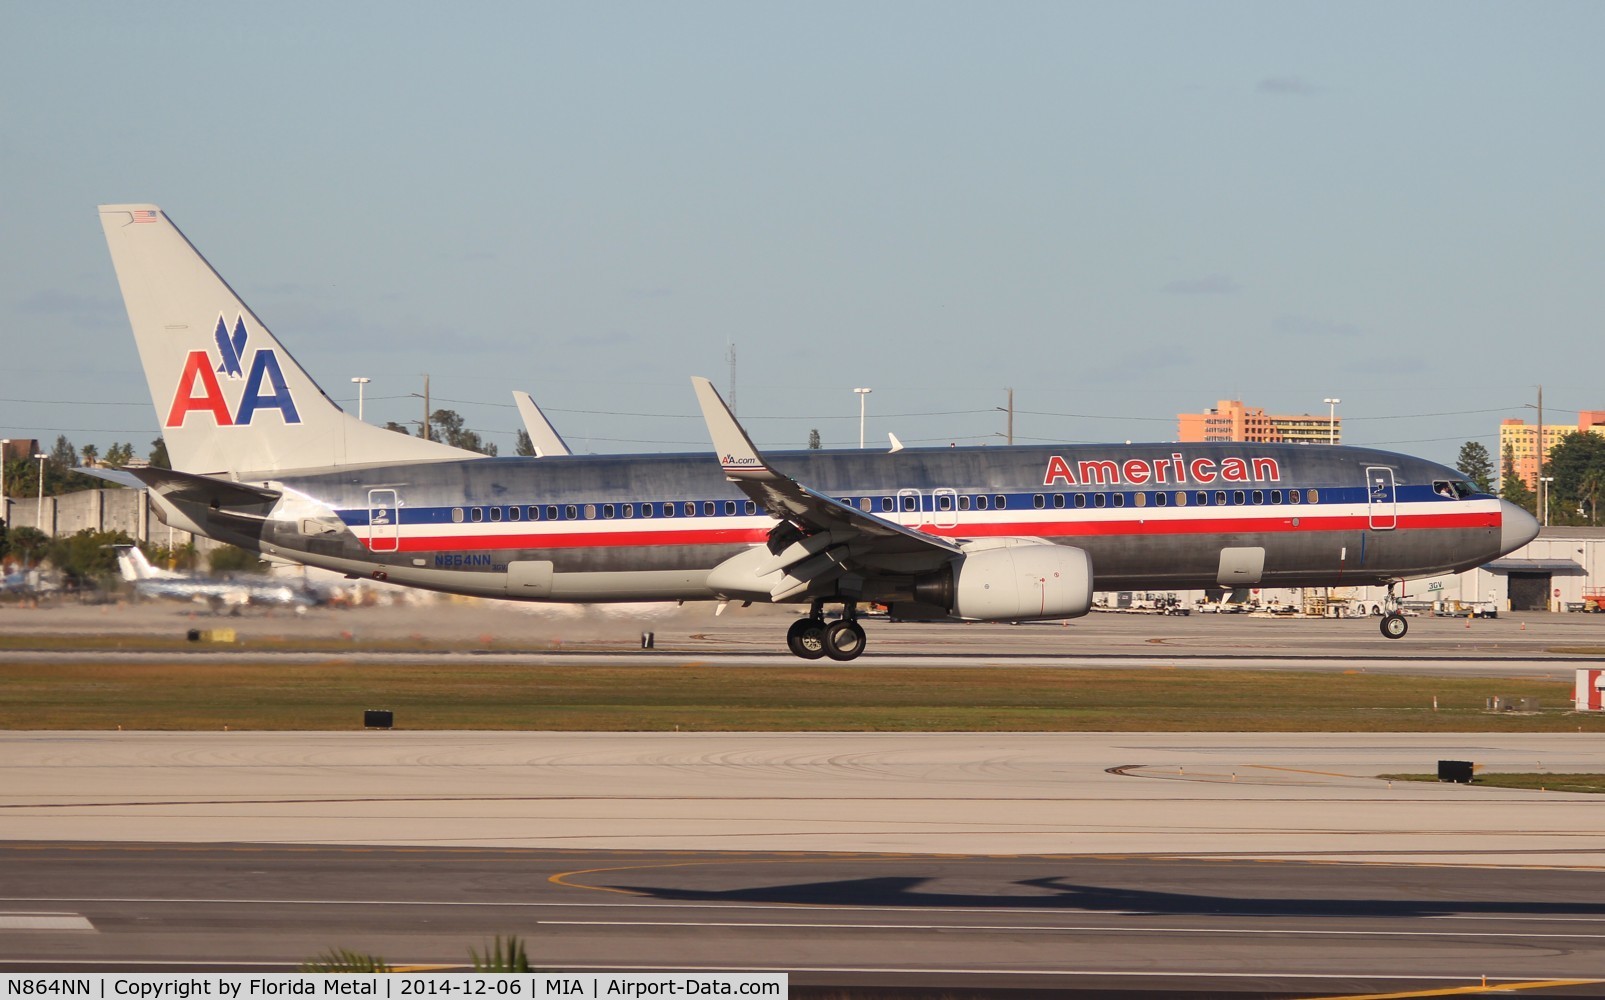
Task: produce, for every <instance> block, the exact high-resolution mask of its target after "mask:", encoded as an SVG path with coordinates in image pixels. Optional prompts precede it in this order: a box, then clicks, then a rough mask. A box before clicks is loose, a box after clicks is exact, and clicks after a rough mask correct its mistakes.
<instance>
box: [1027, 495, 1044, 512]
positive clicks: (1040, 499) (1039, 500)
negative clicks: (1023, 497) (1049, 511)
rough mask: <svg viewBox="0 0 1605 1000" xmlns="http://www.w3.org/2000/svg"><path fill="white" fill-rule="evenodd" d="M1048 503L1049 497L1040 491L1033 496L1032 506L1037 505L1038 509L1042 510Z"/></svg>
mask: <svg viewBox="0 0 1605 1000" xmlns="http://www.w3.org/2000/svg"><path fill="white" fill-rule="evenodd" d="M1047 505H1048V498H1047V497H1045V496H1043V495H1042V494H1040V493H1038V494H1036V495H1035V496H1033V497H1032V498H1031V506H1033V507H1035V508H1036V509H1037V510H1042V509H1043V508H1045V507H1047Z"/></svg>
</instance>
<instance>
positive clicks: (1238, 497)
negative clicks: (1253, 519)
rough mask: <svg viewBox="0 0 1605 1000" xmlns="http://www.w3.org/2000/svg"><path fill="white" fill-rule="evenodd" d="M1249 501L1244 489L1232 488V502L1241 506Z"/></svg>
mask: <svg viewBox="0 0 1605 1000" xmlns="http://www.w3.org/2000/svg"><path fill="white" fill-rule="evenodd" d="M1247 502H1248V496H1247V494H1245V493H1244V492H1243V491H1242V490H1232V503H1234V504H1236V505H1237V506H1239V507H1241V506H1242V505H1243V504H1245V503H1247Z"/></svg>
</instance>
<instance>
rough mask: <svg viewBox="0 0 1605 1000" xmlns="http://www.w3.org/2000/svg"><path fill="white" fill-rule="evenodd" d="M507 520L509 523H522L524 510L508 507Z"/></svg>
mask: <svg viewBox="0 0 1605 1000" xmlns="http://www.w3.org/2000/svg"><path fill="white" fill-rule="evenodd" d="M507 519H508V520H509V521H522V520H523V519H524V508H522V507H509V508H507Z"/></svg>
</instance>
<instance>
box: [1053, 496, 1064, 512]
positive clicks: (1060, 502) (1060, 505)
mask: <svg viewBox="0 0 1605 1000" xmlns="http://www.w3.org/2000/svg"><path fill="white" fill-rule="evenodd" d="M1053 509H1054V510H1064V494H1063V493H1055V494H1054V495H1053Z"/></svg>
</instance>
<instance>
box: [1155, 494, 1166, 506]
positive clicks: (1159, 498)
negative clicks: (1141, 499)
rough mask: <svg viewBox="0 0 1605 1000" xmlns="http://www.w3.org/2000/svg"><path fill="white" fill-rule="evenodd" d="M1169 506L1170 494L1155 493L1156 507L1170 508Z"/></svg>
mask: <svg viewBox="0 0 1605 1000" xmlns="http://www.w3.org/2000/svg"><path fill="white" fill-rule="evenodd" d="M1169 504H1170V494H1169V493H1155V494H1154V506H1155V507H1166V506H1169Z"/></svg>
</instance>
